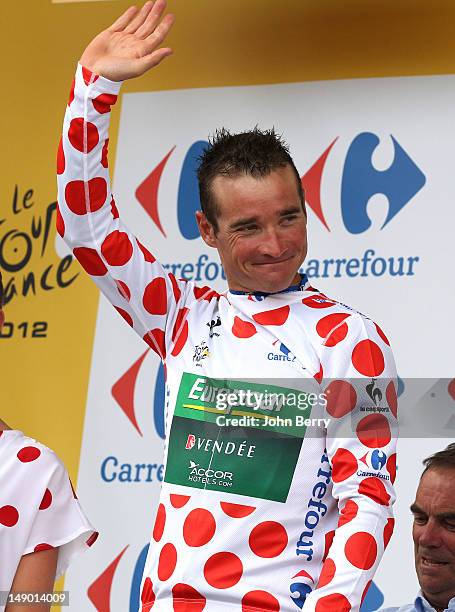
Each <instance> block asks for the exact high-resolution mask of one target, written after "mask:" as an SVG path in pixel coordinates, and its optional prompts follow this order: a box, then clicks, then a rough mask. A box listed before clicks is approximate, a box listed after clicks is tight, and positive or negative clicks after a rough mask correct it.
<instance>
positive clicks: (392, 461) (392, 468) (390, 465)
mask: <svg viewBox="0 0 455 612" xmlns="http://www.w3.org/2000/svg"><path fill="white" fill-rule="evenodd" d="M386 468H387V471H388V472H389V474H390V482H391V483H392V484H393V483H394V482H395V478H396V477H397V454H396V453H393V455H390V457H389V458H388V459H387V463H386Z"/></svg>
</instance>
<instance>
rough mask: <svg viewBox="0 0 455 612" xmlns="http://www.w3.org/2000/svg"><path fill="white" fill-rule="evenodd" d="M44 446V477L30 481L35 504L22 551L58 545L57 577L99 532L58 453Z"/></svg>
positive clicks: (41, 469)
mask: <svg viewBox="0 0 455 612" xmlns="http://www.w3.org/2000/svg"><path fill="white" fill-rule="evenodd" d="M28 448H30V447H28ZM42 448H43V450H42V452H41V455H42V457H41V461H42V465H41V466H40V476H41V477H40V478H39V479H35V480H34V481H33V482H30V483H29V487H30V488H31V489H32V490H33V489H34V495H33V499H34V500H36V508H35V511H34V515H33V518H32V520H31V525H30V526H29V527H30V531H29V533H28V538H27V542H26V545H25V548H24V552H23V554H24V555H26V554H29V553H33V552H39V551H41V550H46V549H49V548H58V561H57V573H56V579H57V578H59V577H60V576H61V575H62V574H63V573H64V572H65V571H66V569H67V568H68V566H69V564H70V563H71V561H72V560H73V559H74V558H75V557H76V556H78V555H79V554H80V553H82V552H84V551H85V550H87V549H88V548H89V547H90V546H91V545H92V544H93V543H94V542H95V541H96V539H97V537H98V533H97V532H96V531H95V530H94V529H93V527H92V525H91V524H90V522H89V521H88V519H87V517H86V516H85V514H84V512H83V510H82V508H81V506H80V504H79V501H78V499H77V498H76V495H75V493H74V491H73V488H72V485H71V482H70V479H69V476H68V472H67V471H66V469H65V466H64V465H63V464H62V462H61V461H60V459H59V458H58V457H57V456H56V455H55V453H53V452H52V451H50V450H49V449H44V447H42ZM44 475H46V478H45V480H43V478H42V476H44ZM30 488H29V492H28V495H30V493H31V491H30Z"/></svg>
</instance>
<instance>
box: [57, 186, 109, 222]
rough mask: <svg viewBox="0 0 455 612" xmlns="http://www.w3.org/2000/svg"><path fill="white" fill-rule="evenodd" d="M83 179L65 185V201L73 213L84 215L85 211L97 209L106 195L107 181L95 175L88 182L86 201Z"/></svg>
mask: <svg viewBox="0 0 455 612" xmlns="http://www.w3.org/2000/svg"><path fill="white" fill-rule="evenodd" d="M86 184H87V183H84V181H70V182H69V183H68V184H67V185H66V187H65V201H66V203H67V205H68V208H69V209H70V210H71V212H73V213H74V214H75V215H86V214H87V212H95V211H97V210H99V209H100V208H101V207H102V206H103V204H104V202H105V201H106V196H107V183H106V181H105V180H104V179H103V178H101V177H95V178H92V179H90V180H89V182H88V200H89V201H88V202H86V193H85V186H86ZM87 208H88V210H87Z"/></svg>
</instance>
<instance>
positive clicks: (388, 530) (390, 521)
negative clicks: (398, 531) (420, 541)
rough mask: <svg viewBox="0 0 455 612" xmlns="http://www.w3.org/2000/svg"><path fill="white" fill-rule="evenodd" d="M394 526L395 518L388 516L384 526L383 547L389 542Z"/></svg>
mask: <svg viewBox="0 0 455 612" xmlns="http://www.w3.org/2000/svg"><path fill="white" fill-rule="evenodd" d="M394 527H395V519H393V518H389V519H387V523H386V526H385V527H384V535H383V537H384V549H386V548H387V546H388V544H389V542H390V538H391V537H392V534H393V528H394Z"/></svg>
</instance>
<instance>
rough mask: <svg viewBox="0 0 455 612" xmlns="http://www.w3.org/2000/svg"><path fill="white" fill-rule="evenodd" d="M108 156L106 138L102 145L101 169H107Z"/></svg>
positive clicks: (107, 141) (107, 139)
mask: <svg viewBox="0 0 455 612" xmlns="http://www.w3.org/2000/svg"><path fill="white" fill-rule="evenodd" d="M108 156H109V138H106V140H105V141H104V144H103V149H102V151H101V165H102V166H103V168H107V167H108V166H109V161H108Z"/></svg>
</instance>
